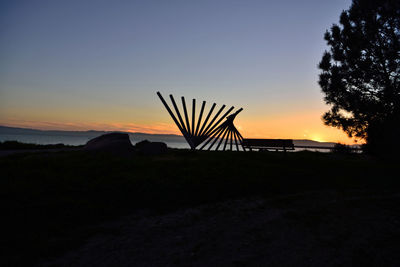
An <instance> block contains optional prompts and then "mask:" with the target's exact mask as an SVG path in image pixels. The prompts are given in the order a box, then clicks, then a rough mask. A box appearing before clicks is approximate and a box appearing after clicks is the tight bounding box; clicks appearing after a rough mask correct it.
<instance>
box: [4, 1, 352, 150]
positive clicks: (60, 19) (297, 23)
mask: <svg viewBox="0 0 400 267" xmlns="http://www.w3.org/2000/svg"><path fill="white" fill-rule="evenodd" d="M350 3H351V1H350V0H331V1H328V0H322V1H321V0H309V1H307V0H305V1H295V0H291V1H288V0H286V1H285V0H279V1H278V0H277V1H266V0H264V1H253V0H247V1H244V0H243V1H219V0H213V1H190V0H182V1H174V0H171V1H151V0H150V1H118V0H116V1H111V0H109V1H84V0H80V1H72V0H66V1H61V0H59V1H58V0H49V1H34V0H29V1H18V0H10V1H1V2H0V125H6V126H16V127H29V128H36V129H61V130H90V129H93V130H124V131H133V132H147V133H179V131H178V129H177V127H176V126H175V125H174V123H173V121H172V119H171V118H170V117H169V115H168V113H167V112H166V110H165V109H164V107H163V106H162V104H161V102H160V100H159V99H158V97H157V95H156V92H157V91H160V92H161V93H162V94H163V95H164V96H165V97H167V96H168V94H170V93H172V94H174V95H175V96H176V98H178V97H180V96H182V95H183V96H185V97H186V99H187V101H188V102H189V101H190V100H191V98H196V99H197V100H198V105H199V104H200V101H201V100H206V101H207V103H208V105H209V106H210V105H211V104H212V103H213V102H215V103H217V104H218V106H220V105H222V104H226V105H227V106H232V105H233V106H235V107H237V108H240V107H243V109H244V110H243V111H242V112H241V113H240V115H239V116H238V117H237V119H236V120H235V125H236V126H237V128H238V129H239V131H240V132H241V133H242V135H243V136H244V137H248V138H250V137H256V138H292V139H312V140H317V141H334V142H338V141H339V142H345V143H352V142H353V141H352V140H351V139H349V138H347V137H346V135H345V134H344V133H342V132H341V131H340V130H338V129H334V128H331V127H327V126H324V125H323V122H322V121H321V116H322V114H323V113H324V111H327V110H328V108H329V107H328V106H327V105H325V104H324V102H323V94H322V93H321V90H320V88H319V86H318V83H317V81H318V73H319V70H318V69H317V64H318V62H319V61H320V59H321V56H322V53H323V51H324V50H326V49H327V46H326V44H325V41H324V40H323V35H324V32H325V31H326V30H327V29H328V28H330V27H331V25H332V24H333V23H338V20H339V15H340V13H341V11H342V10H344V9H348V7H349V6H350Z"/></svg>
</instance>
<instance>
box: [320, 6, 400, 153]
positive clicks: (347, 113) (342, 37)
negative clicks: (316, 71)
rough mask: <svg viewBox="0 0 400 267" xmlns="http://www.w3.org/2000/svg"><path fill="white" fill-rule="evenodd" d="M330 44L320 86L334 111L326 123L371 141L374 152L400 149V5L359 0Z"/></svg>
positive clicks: (327, 115) (335, 29)
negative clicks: (399, 139)
mask: <svg viewBox="0 0 400 267" xmlns="http://www.w3.org/2000/svg"><path fill="white" fill-rule="evenodd" d="M325 40H326V41H327V43H328V46H329V47H330V50H329V51H325V53H324V55H323V57H322V60H321V62H320V63H319V68H320V69H321V70H322V72H321V73H320V75H319V85H320V86H321V88H322V92H323V93H324V94H325V97H324V100H325V102H326V103H327V104H329V105H331V109H330V110H329V111H328V112H326V113H325V114H324V115H323V120H324V123H325V124H327V125H330V126H334V127H338V128H341V129H342V130H344V131H345V132H346V133H347V134H348V135H349V136H350V137H355V138H357V139H365V140H366V141H367V146H366V147H367V148H368V149H369V150H370V151H372V152H380V150H381V149H389V147H390V149H398V148H399V145H398V143H399V141H397V139H398V138H400V130H399V129H400V128H399V127H400V126H399V124H400V106H399V105H400V86H399V83H400V1H399V0H353V3H352V5H351V7H350V8H349V10H346V11H343V12H342V14H341V16H340V25H336V24H334V25H333V26H332V27H331V29H330V30H329V31H327V32H326V33H325ZM395 143H397V145H396V144H395ZM396 146H397V148H395V147H396Z"/></svg>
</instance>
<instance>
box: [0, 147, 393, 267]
mask: <svg viewBox="0 0 400 267" xmlns="http://www.w3.org/2000/svg"><path fill="white" fill-rule="evenodd" d="M0 169H1V173H2V175H1V177H2V178H1V179H0V197H1V200H2V201H1V202H0V203H1V204H0V205H1V213H2V221H3V222H5V224H4V225H5V226H3V227H2V232H3V233H2V235H1V236H2V238H1V239H2V241H1V243H2V245H1V246H2V247H1V251H2V253H4V256H3V257H2V261H4V264H3V265H6V264H13V265H21V266H22V265H30V264H32V263H34V262H35V261H36V260H38V259H41V258H44V257H49V256H54V255H58V254H60V253H62V252H65V251H67V250H68V249H71V248H73V247H75V246H77V245H78V244H79V242H81V241H82V240H84V239H86V238H88V237H90V236H91V235H92V234H93V233H95V232H97V231H100V230H99V229H98V228H96V227H92V225H95V224H98V223H100V222H102V221H105V220H111V219H115V218H118V217H120V216H122V215H127V214H129V213H130V212H133V211H135V210H137V209H151V210H153V211H157V212H160V213H163V212H168V211H171V210H175V209H179V208H184V207H189V206H194V205H198V204H203V203H210V202H216V201H220V200H226V199H234V198H245V197H250V196H251V197H253V196H261V197H270V196H276V195H281V194H291V193H297V192H305V191H307V192H308V191H316V190H317V191H319V190H334V191H337V192H343V194H351V192H352V191H354V190H363V191H364V192H366V194H369V193H376V192H378V193H380V194H385V193H393V192H398V189H399V185H400V182H399V179H398V177H397V176H398V173H399V167H398V166H397V165H396V163H395V162H385V161H380V160H376V159H371V158H367V157H365V156H364V155H360V154H355V155H351V154H350V155H340V154H330V153H318V152H296V153H287V154H286V156H285V155H284V154H283V153H268V152H265V153H258V152H253V153H237V152H191V151H185V150H171V152H170V153H168V154H166V155H162V156H132V157H129V158H128V157H116V156H113V155H110V154H93V153H85V152H82V151H74V152H58V153H34V154H18V155H12V156H8V157H2V158H0ZM348 192H350V193H348ZM277 205H285V203H284V201H283V202H282V203H277ZM310 218H311V219H312V217H310Z"/></svg>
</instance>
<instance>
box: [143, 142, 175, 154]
mask: <svg viewBox="0 0 400 267" xmlns="http://www.w3.org/2000/svg"><path fill="white" fill-rule="evenodd" d="M135 147H136V150H137V151H138V152H139V153H142V154H144V155H159V154H164V153H166V152H167V151H168V147H167V145H166V144H165V143H163V142H150V141H148V140H144V141H141V142H139V143H137V144H136V145H135Z"/></svg>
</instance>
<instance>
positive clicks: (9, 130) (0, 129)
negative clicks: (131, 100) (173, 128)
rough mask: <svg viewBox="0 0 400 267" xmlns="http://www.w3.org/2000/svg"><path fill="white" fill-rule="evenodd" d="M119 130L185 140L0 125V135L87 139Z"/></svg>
mask: <svg viewBox="0 0 400 267" xmlns="http://www.w3.org/2000/svg"><path fill="white" fill-rule="evenodd" d="M111 132H119V133H127V134H129V136H130V137H131V138H132V139H133V140H145V139H147V140H149V141H160V140H163V141H165V142H168V141H169V142H185V139H184V138H183V136H181V135H176V134H147V133H131V132H123V131H94V130H89V131H59V130H37V129H30V128H17V127H8V126H1V125H0V135H40V136H69V137H87V138H89V139H91V138H94V137H97V136H99V135H102V134H106V133H111Z"/></svg>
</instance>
